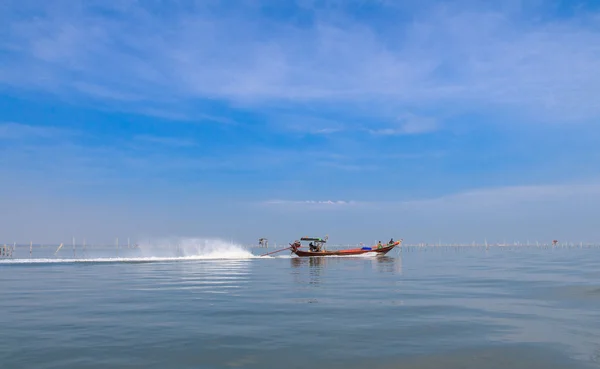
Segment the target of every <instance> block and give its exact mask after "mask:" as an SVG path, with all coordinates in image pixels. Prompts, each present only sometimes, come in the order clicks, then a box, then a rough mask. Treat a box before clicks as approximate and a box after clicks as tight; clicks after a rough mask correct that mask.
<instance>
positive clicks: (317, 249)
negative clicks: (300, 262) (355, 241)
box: [290, 237, 402, 257]
mask: <svg viewBox="0 0 600 369" xmlns="http://www.w3.org/2000/svg"><path fill="white" fill-rule="evenodd" d="M302 241H305V242H310V243H311V244H312V247H310V249H309V250H308V251H304V250H300V248H301V247H302ZM326 242H327V237H325V238H324V239H323V238H317V237H302V238H300V240H297V241H295V242H294V243H293V244H292V245H291V246H290V250H292V253H293V254H296V255H297V256H300V257H305V256H352V255H362V254H367V253H371V254H377V255H385V254H387V253H388V252H390V251H392V249H393V248H394V247H396V246H398V245H400V244H401V243H402V240H400V241H395V242H393V243H388V244H386V245H382V244H377V245H376V246H371V247H368V246H363V247H360V248H353V249H343V250H335V251H327V250H326V249H325V243H326Z"/></svg>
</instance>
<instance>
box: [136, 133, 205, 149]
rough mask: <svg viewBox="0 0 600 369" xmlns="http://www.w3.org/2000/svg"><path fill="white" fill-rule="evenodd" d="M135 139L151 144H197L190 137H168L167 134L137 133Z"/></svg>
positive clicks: (190, 145) (175, 145)
mask: <svg viewBox="0 0 600 369" xmlns="http://www.w3.org/2000/svg"><path fill="white" fill-rule="evenodd" d="M134 139H135V140H136V141H138V142H144V143H149V144H158V145H164V146H171V147H192V146H196V142H195V141H194V140H192V139H189V138H183V137H166V136H151V135H137V136H135V137H134Z"/></svg>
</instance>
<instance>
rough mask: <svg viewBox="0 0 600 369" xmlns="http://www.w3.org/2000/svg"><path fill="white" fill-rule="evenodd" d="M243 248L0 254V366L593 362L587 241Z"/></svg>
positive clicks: (598, 254)
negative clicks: (220, 255)
mask: <svg viewBox="0 0 600 369" xmlns="http://www.w3.org/2000/svg"><path fill="white" fill-rule="evenodd" d="M253 252H254V253H255V254H256V253H259V251H257V250H255V251H253ZM249 256H250V255H249V254H248V253H247V252H242V251H240V252H238V254H236V253H233V254H232V253H231V252H228V253H227V254H226V257H228V258H229V259H225V260H204V259H202V258H201V257H199V258H196V259H156V260H149V259H126V260H127V261H106V260H100V259H97V260H96V261H93V262H92V261H89V262H71V261H68V260H64V261H63V262H49V260H27V261H24V260H21V261H19V260H13V261H0V368H3V369H4V368H7V369H9V368H14V369H18V368H37V369H51V368H57V369H58V368H61V369H70V368H73V369H74V368H77V369H80V368H181V369H188V368H190V369H191V368H265V369H268V368H309V367H310V368H369V369H374V368H409V369H410V368H445V369H458V368H461V369H471V368H473V369H475V368H477V369H479V368H498V369H500V368H503V369H504V368H574V369H577V368H600V268H599V266H600V249H577V248H573V249H554V250H552V249H538V248H535V247H533V248H522V249H511V250H506V249H500V248H492V249H490V250H487V251H486V250H484V249H475V248H473V249H470V248H460V249H454V248H441V249H440V248H425V249H412V250H406V249H405V250H404V251H403V252H402V253H396V251H394V252H393V253H391V254H390V255H389V256H387V257H345V258H335V257H330V258H321V259H300V258H296V257H294V258H290V257H289V256H287V255H284V257H277V258H260V259H259V258H251V257H249ZM52 261H56V260H52ZM142 261H144V262H142Z"/></svg>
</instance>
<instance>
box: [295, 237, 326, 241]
mask: <svg viewBox="0 0 600 369" xmlns="http://www.w3.org/2000/svg"><path fill="white" fill-rule="evenodd" d="M300 241H315V242H327V241H325V240H324V239H322V238H319V237H302V238H301V239H300Z"/></svg>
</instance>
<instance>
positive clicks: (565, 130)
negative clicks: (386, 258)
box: [0, 0, 600, 243]
mask: <svg viewBox="0 0 600 369" xmlns="http://www.w3.org/2000/svg"><path fill="white" fill-rule="evenodd" d="M498 3H499V4H490V2H484V1H469V0H465V1H404V2H394V1H384V0H380V1H334V0H331V1H310V0H302V1H300V0H299V1H295V2H291V1H236V2H225V1H169V2H164V1H158V0H154V1H134V0H123V1H117V0H115V1H111V2H105V1H94V0H90V1H74V0H73V1H54V2H51V3H41V2H39V1H30V0H20V1H11V0H9V1H4V2H2V4H1V5H0V175H2V179H3V180H2V181H1V183H0V190H1V195H0V201H1V204H2V208H3V209H4V211H3V212H2V215H0V234H1V235H2V238H3V240H2V241H6V242H11V241H12V240H16V241H29V240H30V239H33V240H35V241H40V242H51V241H52V242H53V241H62V240H68V239H70V237H71V236H72V235H74V236H76V237H78V238H82V237H86V238H88V239H90V240H97V241H98V242H102V241H108V240H112V239H114V237H117V236H118V237H121V238H124V237H127V236H130V237H164V236H173V235H177V236H190V237H191V236H194V237H223V238H227V239H234V240H237V241H240V242H253V241H255V239H257V238H258V237H269V238H271V239H276V240H280V242H282V243H283V242H287V241H290V240H293V239H295V238H297V237H298V236H299V235H304V234H317V235H321V234H325V233H329V235H330V238H331V240H332V242H333V240H335V241H340V242H370V241H371V240H375V239H385V238H389V237H391V236H394V237H397V238H399V237H404V239H405V240H407V241H413V242H421V241H423V242H437V241H438V240H439V239H442V240H445V241H465V242H471V241H473V240H483V239H484V238H487V239H488V240H490V241H503V240H517V239H518V240H523V241H524V240H527V239H531V240H533V239H538V240H549V239H553V238H560V239H569V240H574V241H579V240H584V241H585V240H590V241H592V240H600V230H598V227H597V226H596V224H595V223H594V217H595V214H596V212H597V209H598V207H599V206H600V178H599V177H600V176H599V171H598V168H600V150H599V149H598V142H600V127H599V125H598V119H599V118H600V102H599V99H598V96H600V5H599V3H597V2H594V1H589V2H586V1H537V0H532V1H511V0H509V1H503V2H498ZM4 239H5V240H4Z"/></svg>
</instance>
